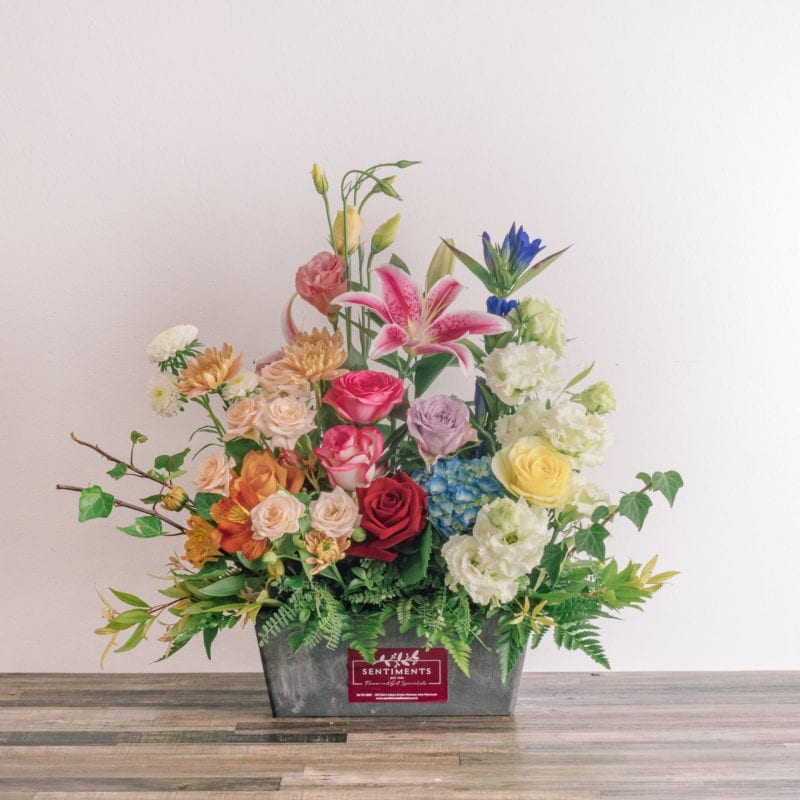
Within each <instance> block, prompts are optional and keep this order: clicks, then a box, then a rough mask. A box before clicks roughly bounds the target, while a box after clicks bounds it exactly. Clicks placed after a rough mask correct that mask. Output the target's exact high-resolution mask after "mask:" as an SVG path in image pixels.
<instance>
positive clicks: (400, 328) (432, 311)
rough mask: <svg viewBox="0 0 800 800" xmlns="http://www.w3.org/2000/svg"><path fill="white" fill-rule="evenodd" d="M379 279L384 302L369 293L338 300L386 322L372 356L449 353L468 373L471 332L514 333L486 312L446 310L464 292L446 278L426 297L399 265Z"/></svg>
mask: <svg viewBox="0 0 800 800" xmlns="http://www.w3.org/2000/svg"><path fill="white" fill-rule="evenodd" d="M375 273H376V274H377V275H378V277H379V278H380V281H381V288H382V289H383V299H382V300H381V298H380V297H378V296H377V295H374V294H372V293H371V292H345V293H344V294H340V295H339V296H338V297H337V298H336V302H337V303H338V304H339V305H342V306H364V307H365V308H368V309H370V311H374V312H375V313H376V314H377V315H378V316H379V317H380V318H381V319H382V320H383V321H384V322H385V323H386V325H384V327H383V328H382V329H381V331H380V333H378V335H377V336H376V337H375V340H374V341H373V343H372V347H371V348H370V351H369V355H370V358H380V357H381V356H385V355H387V354H388V353H393V352H394V351H395V350H399V349H400V348H403V349H404V350H405V351H406V352H407V353H409V354H412V355H427V354H428V353H450V354H451V355H454V356H455V357H456V358H457V359H458V361H459V363H460V364H461V368H462V369H463V370H464V372H469V370H470V368H471V366H472V354H471V353H470V351H469V348H467V347H466V346H465V345H463V344H460V343H459V341H458V340H459V339H462V338H463V337H464V336H467V335H468V334H471V333H472V334H482V335H489V334H493V333H504V332H505V331H508V330H510V329H511V324H510V323H509V322H508V320H506V319H503V318H502V317H498V316H496V315H494V314H487V313H485V312H483V311H454V312H451V313H449V314H445V313H444V312H445V310H446V309H447V308H448V307H449V306H450V305H451V304H452V302H453V301H454V300H455V299H456V296H457V295H458V293H459V292H460V291H461V290H462V289H463V288H464V287H463V286H462V285H461V284H460V283H459V282H458V281H457V280H455V278H453V277H451V276H450V275H446V276H445V277H443V278H440V279H439V280H438V281H436V283H434V284H433V286H431V288H430V291H429V292H428V293H427V294H426V295H425V296H424V297H423V296H422V292H420V290H419V287H418V286H417V285H416V284H415V283H414V282H413V281H412V280H411V278H409V277H408V275H406V273H405V272H403V271H402V270H400V269H398V268H397V267H391V266H388V265H387V266H384V267H378V268H377V269H376V270H375Z"/></svg>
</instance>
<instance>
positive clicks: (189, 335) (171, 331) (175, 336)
mask: <svg viewBox="0 0 800 800" xmlns="http://www.w3.org/2000/svg"><path fill="white" fill-rule="evenodd" d="M198 333H199V331H198V330H197V328H195V326H194V325H175V326H174V327H172V328H167V330H165V331H161V333H159V334H158V336H156V338H155V339H153V341H152V342H150V344H149V345H147V358H148V360H149V361H150V362H151V363H153V364H160V363H161V362H162V361H166V360H167V359H168V358H172V357H173V356H174V355H175V354H176V353H180V351H181V350H184V349H186V348H187V347H188V346H189V345H190V344H191V343H192V342H193V341H194V340H195V339H196V338H197V334H198Z"/></svg>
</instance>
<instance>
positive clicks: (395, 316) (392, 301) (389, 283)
mask: <svg viewBox="0 0 800 800" xmlns="http://www.w3.org/2000/svg"><path fill="white" fill-rule="evenodd" d="M375 272H376V273H377V274H378V277H379V278H380V279H381V286H382V288H383V302H384V303H385V304H386V310H387V311H388V312H389V318H390V320H391V321H392V322H396V323H397V324H398V325H402V326H403V327H404V328H408V327H409V323H413V324H414V325H416V324H417V323H418V322H419V321H420V318H421V317H422V294H421V292H420V290H419V287H418V286H417V284H416V283H414V281H412V280H411V278H409V277H408V275H406V273H405V272H403V270H401V269H398V268H397V267H392V266H389V265H386V266H384V267H378V268H377V269H376V270H375Z"/></svg>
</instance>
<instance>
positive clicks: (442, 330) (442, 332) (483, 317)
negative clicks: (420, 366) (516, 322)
mask: <svg viewBox="0 0 800 800" xmlns="http://www.w3.org/2000/svg"><path fill="white" fill-rule="evenodd" d="M510 330H511V323H510V322H509V321H508V320H507V319H503V317H498V316H495V315H494V314H487V313H485V312H483V311H454V312H453V313H452V314H445V315H444V316H443V317H439V319H438V320H436V322H434V323H433V325H431V326H430V327H429V328H428V329H427V331H426V332H425V336H426V339H427V340H428V341H432V342H440V343H442V342H452V341H454V340H456V339H462V338H463V337H464V336H466V335H467V334H469V333H475V334H481V335H484V336H488V335H490V334H493V333H505V332H506V331H510Z"/></svg>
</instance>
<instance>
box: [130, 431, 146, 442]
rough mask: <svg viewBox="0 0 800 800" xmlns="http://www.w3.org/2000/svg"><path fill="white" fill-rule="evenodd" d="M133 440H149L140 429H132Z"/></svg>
mask: <svg viewBox="0 0 800 800" xmlns="http://www.w3.org/2000/svg"><path fill="white" fill-rule="evenodd" d="M131 441H132V442H133V443H134V444H144V443H145V442H146V441H147V437H146V436H145V435H144V434H143V433H139V431H131Z"/></svg>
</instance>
